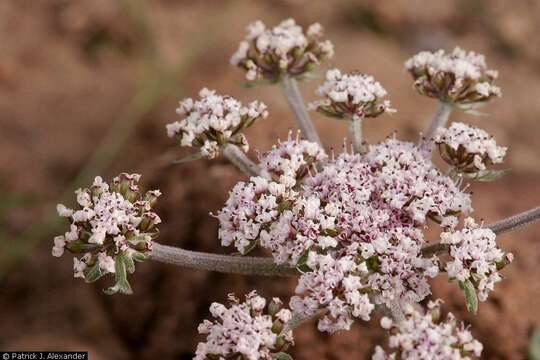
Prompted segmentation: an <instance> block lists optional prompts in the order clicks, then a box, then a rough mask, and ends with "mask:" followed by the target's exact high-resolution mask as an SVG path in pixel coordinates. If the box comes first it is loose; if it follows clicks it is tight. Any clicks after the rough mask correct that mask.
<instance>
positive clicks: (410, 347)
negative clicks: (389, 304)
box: [372, 300, 483, 360]
mask: <svg viewBox="0 0 540 360" xmlns="http://www.w3.org/2000/svg"><path fill="white" fill-rule="evenodd" d="M404 313H405V320H403V321H400V322H395V321H393V320H391V319H389V318H387V317H383V318H382V319H381V326H382V327H383V328H385V329H387V330H388V331H389V332H390V339H389V341H388V347H389V348H390V351H391V352H385V351H384V350H383V348H381V347H380V346H377V347H376V348H375V353H374V354H373V357H372V360H390V359H391V360H448V359H455V360H459V359H475V358H478V357H479V356H480V354H481V353H482V348H483V347H482V344H481V343H480V342H478V340H476V339H474V338H473V336H472V334H471V332H470V331H469V330H468V329H467V328H466V327H465V326H464V325H463V324H461V325H458V324H457V321H456V319H455V317H454V316H453V315H452V314H451V313H450V314H448V315H447V317H446V319H445V320H444V321H442V320H441V311H440V300H439V301H431V302H429V304H428V311H427V312H426V313H425V314H422V313H420V312H418V311H416V310H415V309H414V308H413V306H412V305H407V306H405V308H404Z"/></svg>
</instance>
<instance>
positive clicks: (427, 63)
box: [405, 47, 501, 106]
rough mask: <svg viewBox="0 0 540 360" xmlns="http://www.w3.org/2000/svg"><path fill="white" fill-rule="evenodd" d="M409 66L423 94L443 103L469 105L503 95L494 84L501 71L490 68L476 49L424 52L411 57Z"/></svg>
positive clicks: (408, 62)
mask: <svg viewBox="0 0 540 360" xmlns="http://www.w3.org/2000/svg"><path fill="white" fill-rule="evenodd" d="M405 68H406V69H407V70H408V71H409V72H410V73H411V75H412V76H413V78H414V80H415V81H414V87H415V89H416V90H417V91H418V92H419V93H420V94H422V95H426V96H429V97H433V98H438V99H439V100H441V101H443V102H448V103H451V104H458V105H462V106H463V105H464V106H469V105H475V104H478V103H482V102H485V101H488V100H490V99H492V98H494V97H498V96H501V90H500V89H499V87H497V86H495V85H494V84H493V82H494V81H495V79H496V78H497V76H498V73H497V71H496V70H490V69H487V66H486V61H485V58H484V56H483V55H480V54H476V53H474V52H472V51H470V52H466V51H464V50H462V49H460V48H458V47H456V48H455V49H454V50H453V51H452V52H451V53H446V52H445V51H444V50H438V51H436V52H429V51H422V52H420V53H418V54H416V55H415V56H413V57H412V58H410V59H409V60H407V61H406V62H405Z"/></svg>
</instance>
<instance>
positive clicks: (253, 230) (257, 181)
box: [217, 176, 296, 255]
mask: <svg viewBox="0 0 540 360" xmlns="http://www.w3.org/2000/svg"><path fill="white" fill-rule="evenodd" d="M295 197H296V193H295V192H294V191H293V190H291V189H287V187H286V186H285V185H283V184H280V183H277V182H273V181H268V180H267V179H265V178H263V177H258V176H257V177H252V178H251V179H250V181H249V182H239V183H238V184H236V185H235V187H234V188H233V189H232V190H231V191H230V192H229V198H228V199H227V202H226V203H225V206H224V208H223V209H221V210H220V211H219V213H218V214H217V218H218V219H219V224H220V227H219V232H218V236H219V239H220V240H221V245H223V246H230V245H232V244H233V243H234V246H235V247H236V249H237V250H238V251H239V252H240V253H241V254H243V255H245V254H247V253H248V252H249V251H250V250H252V249H253V248H254V247H255V246H256V245H257V241H259V238H260V234H261V230H262V229H264V228H265V227H268V226H270V224H271V223H274V222H276V221H277V220H278V218H279V216H280V211H281V210H282V207H283V206H284V205H283V204H289V203H291V202H292V200H293V199H294V198H295Z"/></svg>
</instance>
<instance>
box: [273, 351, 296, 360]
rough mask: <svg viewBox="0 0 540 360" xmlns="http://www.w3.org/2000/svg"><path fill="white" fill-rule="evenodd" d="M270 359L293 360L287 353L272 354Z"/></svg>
mask: <svg viewBox="0 0 540 360" xmlns="http://www.w3.org/2000/svg"><path fill="white" fill-rule="evenodd" d="M272 359H274V360H293V357H292V356H291V355H289V354H287V353H284V352H278V353H275V354H272Z"/></svg>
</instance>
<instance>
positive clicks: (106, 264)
mask: <svg viewBox="0 0 540 360" xmlns="http://www.w3.org/2000/svg"><path fill="white" fill-rule="evenodd" d="M139 179H140V175H138V174H131V175H130V174H126V173H123V174H120V175H119V176H117V177H115V178H114V180H113V181H112V183H111V184H110V185H109V184H107V183H106V182H104V181H103V180H102V179H101V177H99V176H98V177H96V178H95V180H94V183H93V184H92V186H91V187H90V188H86V189H79V190H77V191H76V194H77V204H78V208H75V209H69V208H67V207H66V206H64V205H62V204H58V206H57V211H58V214H59V215H60V216H62V217H65V218H67V219H68V220H69V221H70V223H71V224H70V228H69V231H67V232H66V233H65V234H64V235H61V236H57V237H55V238H54V247H53V249H52V254H53V255H54V256H62V254H63V253H64V251H65V250H68V251H69V252H72V253H74V254H84V255H83V256H82V257H81V258H80V259H78V258H77V257H74V258H73V261H74V272H75V277H80V278H83V279H85V280H86V281H87V282H92V281H96V280H97V279H99V278H100V277H101V276H103V275H106V274H109V273H112V274H115V278H116V284H115V285H114V286H113V287H111V288H109V289H108V290H107V291H108V292H110V293H114V292H122V293H130V292H131V288H130V286H129V283H128V282H127V279H126V271H127V272H129V273H132V272H133V271H135V265H134V261H143V260H144V259H145V258H146V254H147V253H148V252H149V251H150V250H151V246H152V239H153V238H155V237H157V234H158V232H157V229H156V228H155V225H156V224H159V223H160V222H161V220H160V218H159V216H158V215H157V214H156V213H155V212H153V211H152V207H153V206H154V204H155V202H156V200H157V198H158V197H159V196H160V195H161V193H160V192H159V190H152V191H148V192H146V194H145V195H144V196H143V195H142V194H141V192H140V191H139V185H138V182H139Z"/></svg>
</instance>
